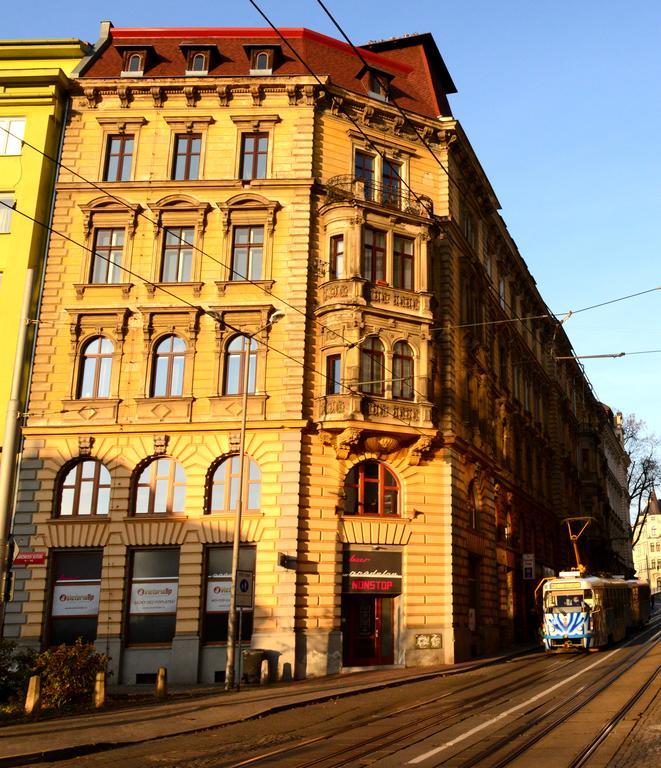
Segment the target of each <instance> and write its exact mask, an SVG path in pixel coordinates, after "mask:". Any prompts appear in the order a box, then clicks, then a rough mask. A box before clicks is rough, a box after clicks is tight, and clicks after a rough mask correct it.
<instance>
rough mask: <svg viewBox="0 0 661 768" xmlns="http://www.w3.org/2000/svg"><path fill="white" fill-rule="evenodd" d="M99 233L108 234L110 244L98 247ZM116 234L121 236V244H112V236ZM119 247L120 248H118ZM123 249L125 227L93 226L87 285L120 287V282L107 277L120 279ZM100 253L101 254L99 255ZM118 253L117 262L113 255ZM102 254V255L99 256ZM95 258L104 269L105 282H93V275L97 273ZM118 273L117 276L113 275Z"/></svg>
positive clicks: (122, 265)
mask: <svg viewBox="0 0 661 768" xmlns="http://www.w3.org/2000/svg"><path fill="white" fill-rule="evenodd" d="M101 232H109V233H110V243H109V244H108V245H99V233H101ZM118 233H121V236H122V242H121V243H119V245H118V244H117V243H113V242H112V241H113V239H114V236H115V235H116V234H118ZM120 246H121V247H120ZM125 248H126V227H121V226H119V227H115V226H112V225H111V226H95V227H94V233H93V239H92V255H91V259H90V270H89V275H88V284H89V285H121V284H122V282H123V281H122V280H121V279H117V280H109V279H108V277H109V276H111V275H112V277H117V278H119V277H121V274H122V273H123V271H124V268H125V265H124V264H123V263H122V262H123V261H124V254H125ZM99 252H101V253H99ZM117 252H119V256H120V258H119V261H117V260H116V259H115V258H114V257H113V255H112V254H113V253H117ZM101 254H103V255H101ZM97 256H98V258H99V259H100V261H101V264H102V265H103V266H104V269H105V276H106V279H105V280H95V279H94V277H95V273H96V271H97ZM115 273H118V274H115Z"/></svg>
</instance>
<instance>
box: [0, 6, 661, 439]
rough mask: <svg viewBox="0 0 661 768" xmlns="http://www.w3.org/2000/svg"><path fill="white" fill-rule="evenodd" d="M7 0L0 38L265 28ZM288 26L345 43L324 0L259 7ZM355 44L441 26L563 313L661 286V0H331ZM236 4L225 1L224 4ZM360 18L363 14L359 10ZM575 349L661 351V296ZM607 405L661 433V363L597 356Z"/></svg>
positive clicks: (443, 46)
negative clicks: (108, 26) (141, 29)
mask: <svg viewBox="0 0 661 768" xmlns="http://www.w3.org/2000/svg"><path fill="white" fill-rule="evenodd" d="M201 5H202V4H197V6H196V8H195V9H192V8H189V7H188V6H187V5H186V4H184V5H182V4H181V2H176V3H175V2H173V1H172V0H159V2H153V0H142V2H140V3H136V2H134V1H133V2H130V3H129V2H127V0H114V2H113V3H108V4H107V5H104V4H103V3H98V2H95V3H90V2H89V0H87V1H86V2H82V0H69V1H68V2H67V3H66V4H56V3H53V2H52V0H48V1H47V0H33V1H32V2H31V3H30V4H29V14H28V15H27V16H26V14H25V8H26V6H21V4H17V3H12V4H9V5H8V6H7V7H6V8H5V9H4V10H3V13H2V17H3V22H2V26H0V37H2V38H20V37H23V38H25V37H81V38H83V39H85V40H89V41H94V40H95V39H96V37H97V33H98V27H99V21H100V20H101V19H110V20H111V21H112V22H113V23H114V24H115V26H210V25H213V26H262V25H263V22H262V20H261V19H260V17H259V16H258V15H257V13H256V11H255V10H254V9H253V8H252V6H251V5H250V3H249V2H248V0H234V2H232V3H228V4H225V3H222V2H218V3H213V4H211V3H208V4H205V5H204V7H201ZM260 5H262V7H263V8H264V10H265V11H266V13H267V14H268V15H269V16H270V17H271V18H272V19H273V21H274V23H276V24H277V25H281V26H306V27H310V28H312V29H316V30H318V31H320V32H325V33H327V34H331V35H334V36H337V33H336V31H335V30H334V28H333V27H332V25H331V23H330V21H329V20H328V19H327V18H326V16H325V15H324V14H323V12H322V11H321V9H320V8H319V6H318V5H317V3H316V2H315V0H299V1H298V2H291V0H278V2H275V0H261V1H260ZM327 5H328V6H329V7H330V8H331V10H332V11H333V12H334V13H335V15H336V16H337V18H338V20H339V21H340V23H341V24H342V25H343V26H344V28H345V29H346V30H347V32H348V34H349V35H350V37H351V38H352V39H353V40H354V42H366V41H367V40H373V39H380V38H385V37H391V36H395V35H400V34H404V33H410V32H426V31H429V32H432V33H433V35H434V37H435V39H436V42H437V43H438V46H439V48H440V50H441V53H442V54H443V57H444V59H445V62H446V64H447V66H448V68H449V70H450V73H451V75H452V77H453V79H454V81H455V83H456V85H457V88H458V90H459V93H458V94H456V95H455V96H452V97H451V104H452V109H453V112H454V114H455V116H456V117H457V118H458V119H459V120H460V121H461V123H462V125H463V127H464V129H465V131H466V132H467V134H468V136H469V138H470V140H471V143H472V144H473V147H474V148H475V150H476V152H477V155H478V157H479V158H480V160H481V162H482V164H483V166H484V169H485V171H486V173H487V175H488V176H489V178H490V180H491V183H492V184H493V187H494V189H495V191H496V194H497V195H498V197H499V199H500V202H501V204H502V214H503V216H504V217H505V220H506V222H507V224H508V228H509V231H510V233H511V234H512V236H513V237H514V239H515V241H516V242H517V244H518V246H519V249H520V251H521V253H522V255H523V257H524V258H525V260H526V262H527V263H528V266H529V268H530V271H531V272H532V274H533V276H534V277H535V279H536V281H537V284H538V286H539V289H540V292H541V294H542V296H543V297H544V299H545V300H546V302H547V304H548V305H549V307H550V308H551V309H552V310H553V311H554V312H556V313H557V314H561V313H564V312H566V311H568V310H570V309H571V310H576V309H580V308H582V307H587V306H590V305H593V304H597V303H600V302H602V301H606V300H608V299H613V298H617V297H620V296H625V295H628V294H632V293H636V292H639V291H644V290H646V289H650V288H655V287H657V286H661V259H660V258H659V254H660V252H661V226H659V222H660V220H661V181H660V179H661V172H660V167H661V131H660V130H659V125H660V124H661V99H660V98H659V83H660V82H661V52H660V51H661V46H659V40H661V3H660V2H658V0H632V2H631V3H628V4H624V3H619V2H618V3H616V2H614V1H613V0H582V1H581V2H580V3H577V2H576V0H555V1H554V2H548V0H538V2H534V3H533V2H530V0H501V2H494V1H493V0H464V1H463V2H462V3H456V2H454V3H449V2H447V3H443V2H439V0H411V1H410V2H408V3H393V2H383V0H361V2H360V3H356V2H355V0H354V1H353V2H349V0H327ZM225 6H227V7H225ZM357 9H360V15H357V14H356V10H357ZM565 329H566V331H567V333H568V335H569V337H570V339H571V340H572V343H573V345H574V349H575V351H576V354H579V355H593V354H602V353H613V352H627V353H630V352H638V351H646V350H656V349H659V350H661V291H656V292H653V293H650V294H648V295H646V296H642V297H638V298H635V299H631V300H628V301H623V302H619V303H616V304H612V305H610V306H609V307H604V308H601V309H595V310H592V311H589V312H583V313H580V314H577V315H575V316H574V317H572V318H570V319H569V320H568V321H567V323H566V324H565ZM584 365H585V369H586V372H587V374H588V377H589V379H590V381H591V383H592V385H593V387H594V390H595V392H596V394H597V396H598V397H599V398H600V399H601V400H602V401H604V402H607V403H608V404H609V405H611V407H613V408H615V409H619V410H622V411H624V412H625V413H635V414H636V415H637V416H638V417H639V418H642V419H644V420H645V421H646V422H647V424H648V428H649V430H650V431H653V432H655V433H657V434H658V435H659V436H661V396H659V394H658V391H657V386H658V385H657V386H655V385H656V384H657V381H658V380H659V378H660V377H659V372H660V371H661V354H660V353H656V354H642V355H627V356H626V357H624V358H620V359H602V360H592V361H590V360H586V361H584Z"/></svg>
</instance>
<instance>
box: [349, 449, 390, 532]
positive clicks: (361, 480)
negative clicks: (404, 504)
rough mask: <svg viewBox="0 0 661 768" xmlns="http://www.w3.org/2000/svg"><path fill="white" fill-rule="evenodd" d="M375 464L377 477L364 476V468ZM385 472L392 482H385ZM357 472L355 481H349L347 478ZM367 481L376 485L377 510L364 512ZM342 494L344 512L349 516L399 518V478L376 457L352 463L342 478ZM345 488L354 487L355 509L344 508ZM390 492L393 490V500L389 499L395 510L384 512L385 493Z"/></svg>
mask: <svg viewBox="0 0 661 768" xmlns="http://www.w3.org/2000/svg"><path fill="white" fill-rule="evenodd" d="M372 466H376V467H378V470H377V477H376V478H372V477H366V470H367V468H368V467H372ZM386 473H387V475H389V476H390V478H392V480H393V481H394V483H390V484H388V483H386V479H387V477H386ZM356 474H357V478H356V481H355V482H351V483H350V482H349V480H350V479H351V478H352V476H353V475H356ZM366 483H368V484H369V485H374V484H375V485H376V486H377V511H376V512H365V484H366ZM343 488H344V495H345V508H344V514H345V515H347V516H351V517H379V518H380V517H385V518H401V511H400V495H401V484H400V482H399V479H398V478H397V475H396V474H395V473H394V472H392V471H391V470H390V469H389V468H388V467H387V465H386V464H384V463H383V462H382V461H377V460H376V459H366V460H365V461H361V462H359V463H358V464H354V465H353V466H352V467H351V469H350V470H349V471H348V472H347V474H346V477H345V478H344V485H343ZM347 488H355V489H356V494H355V496H356V509H355V511H349V510H348V509H347V508H346V499H347V497H348V494H347ZM388 492H390V494H391V495H393V492H394V496H393V497H394V501H392V500H391V502H390V503H391V504H392V505H393V506H394V508H395V511H394V512H386V511H385V508H386V494H387V493H388Z"/></svg>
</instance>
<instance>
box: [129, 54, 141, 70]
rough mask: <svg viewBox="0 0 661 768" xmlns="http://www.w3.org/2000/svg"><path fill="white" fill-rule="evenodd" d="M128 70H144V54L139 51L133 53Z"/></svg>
mask: <svg viewBox="0 0 661 768" xmlns="http://www.w3.org/2000/svg"><path fill="white" fill-rule="evenodd" d="M126 71H127V72H142V55H141V54H139V53H132V54H131V55H130V56H129V58H128V62H127V67H126Z"/></svg>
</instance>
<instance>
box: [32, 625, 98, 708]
mask: <svg viewBox="0 0 661 768" xmlns="http://www.w3.org/2000/svg"><path fill="white" fill-rule="evenodd" d="M108 661H109V658H108V657H107V656H105V655H104V654H102V653H97V651H96V649H95V648H94V646H93V645H92V644H91V643H84V642H83V641H82V640H81V639H80V638H78V640H76V642H75V643H74V644H73V645H60V646H58V647H57V648H52V649H50V650H47V651H43V653H40V654H39V655H38V656H37V658H36V660H35V664H34V674H38V675H41V701H42V705H43V707H44V708H45V709H60V708H62V707H64V706H66V705H68V704H73V703H75V702H77V701H78V700H79V699H80V698H81V697H82V698H84V699H85V700H86V702H85V703H87V700H88V699H89V696H90V695H91V693H92V691H93V690H94V679H95V677H96V673H97V672H105V671H106V669H107V667H108Z"/></svg>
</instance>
